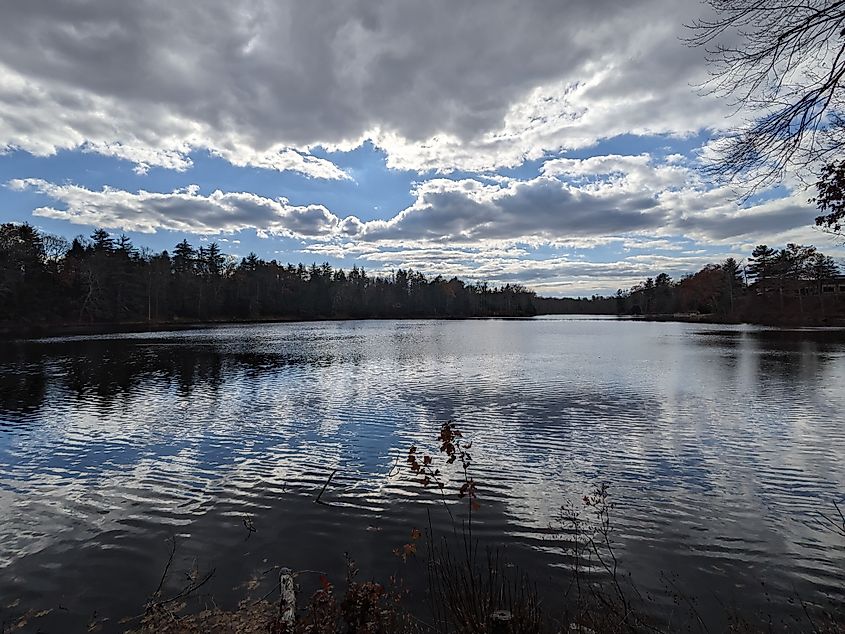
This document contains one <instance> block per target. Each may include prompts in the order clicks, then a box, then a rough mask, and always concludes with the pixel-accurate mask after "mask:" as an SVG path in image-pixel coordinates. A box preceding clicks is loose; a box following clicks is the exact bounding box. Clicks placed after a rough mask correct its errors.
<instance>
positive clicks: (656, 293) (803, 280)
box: [535, 244, 845, 324]
mask: <svg viewBox="0 0 845 634" xmlns="http://www.w3.org/2000/svg"><path fill="white" fill-rule="evenodd" d="M535 304H536V306H537V311H538V312H539V313H557V314H578V313H582V314H606V315H614V314H615V315H649V316H661V315H664V316H673V317H676V318H677V317H681V316H685V317H687V318H692V317H694V316H706V318H707V320H708V321H724V322H748V323H763V324H766V323H772V324H780V323H796V324H813V323H819V324H823V323H834V322H835V323H840V322H842V321H843V320H845V279H842V278H841V276H840V270H839V266H838V265H837V263H836V261H835V260H834V259H833V258H832V257H830V256H827V255H824V254H823V253H821V252H819V251H818V249H816V247H814V246H802V245H797V244H787V245H786V246H785V247H784V248H782V249H774V248H771V247H769V246H767V245H759V246H757V247H756V248H755V249H754V251H753V252H752V253H751V255H750V256H749V257H748V258H744V259H743V260H742V261H741V262H738V261H737V260H736V259H735V258H727V259H725V260H724V261H723V262H721V263H719V264H708V265H707V266H705V267H704V268H702V269H701V270H700V271H698V272H697V273H693V274H690V275H684V276H683V277H681V278H680V279H678V280H673V279H672V278H671V277H670V276H669V275H667V274H666V273H660V274H659V275H657V276H656V277H649V278H647V279H646V280H644V281H643V282H641V283H639V284H636V285H635V286H633V287H632V288H630V289H628V290H623V289H619V290H618V291H616V294H615V295H613V296H610V297H607V296H598V295H594V296H592V297H590V298H578V299H572V298H565V299H552V298H539V299H537V300H536V301H535Z"/></svg>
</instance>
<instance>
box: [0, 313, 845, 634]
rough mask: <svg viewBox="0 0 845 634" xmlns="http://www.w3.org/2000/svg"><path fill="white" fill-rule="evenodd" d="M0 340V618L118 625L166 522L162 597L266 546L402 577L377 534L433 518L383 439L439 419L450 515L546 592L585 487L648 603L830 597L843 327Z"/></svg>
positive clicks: (392, 533) (417, 433) (244, 329)
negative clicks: (566, 509)
mask: <svg viewBox="0 0 845 634" xmlns="http://www.w3.org/2000/svg"><path fill="white" fill-rule="evenodd" d="M0 352H1V353H2V357H0V606H2V610H3V612H2V614H0V620H3V619H6V620H8V619H14V618H17V616H19V615H20V614H21V613H23V612H24V611H25V610H27V609H36V610H41V609H44V610H47V609H49V610H52V611H51V612H50V613H49V614H47V615H46V616H44V617H43V618H42V619H41V620H40V621H38V623H39V624H40V623H43V624H44V625H43V627H44V629H45V630H47V629H50V628H52V629H51V630H50V631H76V630H83V631H84V630H85V628H86V627H87V626H88V625H89V624H94V625H99V626H101V627H102V629H103V631H120V630H122V629H123V628H124V627H126V626H125V625H124V624H120V623H119V619H120V618H121V617H126V616H133V615H136V614H138V613H139V612H140V611H141V610H142V609H143V604H144V601H145V598H146V597H148V596H149V595H150V594H151V593H152V592H153V591H154V590H155V589H156V587H157V585H158V583H159V580H160V578H161V576H162V571H163V568H164V566H165V564H166V562H167V559H168V553H169V550H170V541H169V540H171V539H172V538H174V536H175V539H176V545H177V547H176V551H175V555H174V564H173V569H172V571H171V575H170V576H169V578H168V583H167V586H166V587H167V588H169V589H170V590H171V592H176V591H178V589H179V588H181V587H183V586H184V585H185V575H186V574H190V573H191V571H192V570H193V571H194V575H195V577H196V575H197V574H198V575H199V576H200V577H201V576H202V575H204V574H205V573H206V572H208V571H210V570H211V569H214V571H215V574H214V576H213V577H212V578H211V581H210V582H209V583H207V584H206V585H205V586H204V587H203V588H202V589H201V591H200V592H198V593H197V596H196V597H195V598H194V599H192V600H193V601H194V602H195V604H201V602H203V601H204V602H205V603H206V604H207V603H208V602H209V601H210V600H211V597H213V598H214V601H216V603H217V604H219V605H226V606H231V605H234V604H235V603H236V602H237V601H238V600H239V599H240V598H242V597H243V596H245V595H246V594H250V596H253V597H260V596H261V595H263V594H265V593H266V592H268V591H269V590H271V589H272V587H273V585H274V583H275V577H274V574H273V573H271V574H268V573H267V571H268V570H271V569H272V568H273V567H274V566H279V565H281V566H289V567H291V568H293V569H310V570H319V571H325V572H327V573H329V574H330V575H332V576H338V575H342V570H343V567H344V553H345V552H347V553H348V554H349V556H350V557H351V558H353V559H354V560H355V561H356V563H357V565H358V567H359V568H360V570H361V574H362V575H363V576H365V577H370V576H373V577H377V578H386V577H387V576H388V575H391V574H395V573H397V572H398V573H399V574H405V573H404V572H403V571H407V574H408V576H409V578H413V577H414V575H416V574H418V573H417V572H415V570H417V569H418V568H419V565H418V564H416V563H414V562H408V563H402V561H401V560H400V559H399V558H397V557H396V556H395V555H394V554H393V552H392V551H393V549H394V548H396V547H399V546H401V545H402V544H404V543H406V542H408V540H409V535H410V533H411V530H412V529H413V528H417V527H419V528H422V529H427V528H428V522H429V517H430V521H431V528H432V529H433V530H434V531H435V532H436V533H438V534H447V533H449V531H450V530H451V529H450V520H449V517H448V514H447V513H446V512H445V511H444V508H443V503H442V500H440V498H439V497H438V496H437V495H436V493H435V492H434V491H433V490H431V489H430V488H429V489H424V488H423V487H422V485H420V484H419V483H418V482H415V481H414V479H413V477H412V474H411V473H410V472H409V470H408V468H407V464H406V462H405V459H406V457H407V455H408V450H409V448H410V447H411V446H412V445H415V446H417V447H419V448H420V451H423V450H426V451H432V452H434V453H436V452H437V443H436V437H437V433H438V429H439V427H440V425H441V424H442V423H443V422H444V421H446V420H449V419H451V420H453V421H455V422H456V423H457V424H458V426H459V428H460V429H461V430H462V431H463V432H464V435H465V437H466V439H467V440H471V441H472V443H473V445H472V454H473V464H472V466H471V472H472V474H473V475H474V477H475V480H476V481H477V486H478V501H479V503H480V508H479V510H478V511H477V512H476V513H475V516H474V519H473V522H474V523H473V530H474V537H475V538H477V539H478V540H480V542H481V543H483V544H485V545H490V546H491V547H498V548H502V549H503V553H504V556H505V557H507V558H508V559H509V560H510V561H513V562H514V563H516V564H517V565H518V566H519V567H520V568H521V569H523V570H526V571H527V572H528V573H530V574H531V575H532V577H534V578H535V580H536V581H537V582H538V584H539V585H540V586H541V587H542V588H543V590H542V592H543V593H544V594H545V595H546V597H547V598H546V608H547V611H551V612H554V610H555V609H558V608H560V607H561V605H562V599H560V597H561V596H562V592H563V591H564V590H565V588H566V587H567V585H568V581H567V577H566V575H567V574H568V573H567V570H568V568H567V562H568V561H569V559H568V555H567V552H568V551H567V539H566V536H565V534H561V533H560V531H559V530H557V526H558V522H559V519H560V516H561V507H562V506H563V505H566V504H573V505H576V506H577V505H578V504H580V500H581V499H582V497H583V496H584V495H585V494H586V493H588V492H589V491H590V490H591V489H592V488H593V487H595V486H596V485H597V484H599V483H601V482H608V483H610V493H611V499H612V501H613V502H614V504H615V508H614V509H613V526H614V529H613V540H614V544H615V545H616V554H617V556H618V558H619V561H620V563H621V565H622V567H623V569H624V570H625V571H626V572H628V571H629V572H631V574H632V580H633V581H634V583H636V584H637V587H638V588H639V590H640V592H641V593H642V594H643V595H644V596H652V597H653V598H654V601H653V603H652V605H653V606H655V607H658V608H660V610H661V611H662V613H663V618H664V622H666V621H665V619H667V618H670V619H672V620H671V623H673V624H680V623H693V624H694V623H695V622H697V621H698V619H702V620H703V621H705V622H706V623H707V624H708V625H709V626H710V627H711V628H717V629H718V628H720V627H722V626H723V625H724V614H725V612H726V608H727V611H730V610H732V609H736V610H737V611H739V612H740V613H742V614H744V615H746V616H748V617H749V618H752V619H757V620H760V621H765V620H767V619H768V618H769V616H770V615H771V617H772V618H773V619H774V620H775V623H776V624H778V623H780V622H781V621H782V622H783V623H785V624H786V626H787V627H788V626H789V624H790V623H793V621H791V620H790V619H792V618H795V617H796V615H799V616H800V612H801V611H802V608H801V605H800V603H801V601H806V602H809V603H813V604H818V605H825V604H826V602H828V601H833V602H834V604H836V603H837V602H838V605H842V601H843V600H845V584H843V581H845V539H842V538H836V537H835V536H834V535H833V534H832V533H831V532H829V531H826V530H823V529H822V527H821V525H820V523H819V517H820V516H819V513H828V514H831V513H833V512H834V508H833V502H834V501H839V502H842V501H843V499H845V466H843V465H845V414H843V412H845V389H843V386H845V332H843V331H837V330H801V331H783V330H775V329H765V328H760V327H754V326H723V325H706V324H686V323H655V322H645V321H626V320H617V319H614V318H595V317H593V318H590V317H577V318H576V317H571V318H569V317H547V318H536V319H529V320H470V321H349V322H313V323H286V324H269V325H268V324H261V325H238V326H225V327H213V328H203V329H195V330H183V331H178V332H156V333H134V334H121V335H106V336H84V337H69V338H49V339H42V340H37V341H18V342H5V343H0ZM436 459H437V460H438V461H440V460H441V458H440V457H439V456H437V457H436ZM334 469H337V470H338V471H337V475H336V476H335V477H334V478H333V479H332V481H331V482H330V483H329V484H328V486H326V489H325V492H324V493H323V496H322V501H325V502H327V504H315V503H314V499H315V497H316V496H317V495H318V494H319V493H320V490H321V489H322V487H323V486H324V485H325V484H326V482H327V480H328V477H329V475H330V474H331V473H332V471H333V470H334ZM445 471H446V472H447V474H448V473H452V472H451V471H450V470H449V469H445ZM452 484H453V483H452V482H450V485H449V487H450V488H449V491H450V497H453V498H455V499H454V500H452V501H450V504H453V506H454V508H455V509H456V510H455V512H456V513H462V512H463V510H464V506H465V505H464V503H462V502H461V501H459V500H458V499H457V496H456V495H454V494H453V493H452V492H451V491H452V489H451V486H452ZM596 574H601V572H600V571H596ZM678 595H681V596H683V597H687V598H684V599H681V600H678V598H677V597H678ZM555 597H557V598H555ZM192 605H194V604H192ZM9 606H12V607H9ZM194 607H196V605H194ZM672 627H674V626H672Z"/></svg>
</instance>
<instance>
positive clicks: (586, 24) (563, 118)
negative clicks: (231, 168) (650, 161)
mask: <svg viewBox="0 0 845 634" xmlns="http://www.w3.org/2000/svg"><path fill="white" fill-rule="evenodd" d="M699 11H700V6H699V5H698V3H696V2H692V0H689V1H685V2H675V1H671V0H637V1H636V2H629V3H619V2H611V1H610V0H573V1H572V2H567V3H560V2H548V1H546V0H527V1H525V2H510V1H506V0H494V1H489V0H485V1H484V2H481V1H480V0H479V1H470V2H461V3H454V2H446V0H436V1H434V2H423V3H420V2H414V1H413V0H391V1H389V2H388V1H386V0H376V1H375V2H374V1H372V0H327V1H325V2H319V3H309V2H295V1H293V0H290V1H280V2H267V1H266V0H246V1H244V2H236V3H232V2H224V1H223V0H209V1H208V2H203V3H202V4H201V5H194V4H191V3H184V2H165V1H164V0H152V1H150V2H134V3H133V2H129V3H127V2H113V3H102V2H73V3H68V2H64V1H63V0H43V1H40V2H9V3H4V5H3V7H2V9H0V18H2V19H0V148H2V147H6V148H21V149H23V150H26V151H28V152H32V153H35V154H41V155H43V154H51V153H54V152H56V151H58V150H61V149H69V148H70V149H72V148H85V149H87V150H89V151H96V152H102V153H105V154H109V155H114V156H119V157H121V158H126V159H128V160H131V161H133V162H135V163H137V165H138V169H139V171H144V170H145V169H148V168H149V167H151V166H161V167H166V168H171V169H186V168H187V167H189V166H190V153H191V151H193V150H201V149H205V150H209V151H211V152H212V153H214V154H217V155H219V156H222V157H224V158H225V159H226V160H229V161H231V162H232V163H233V164H235V165H251V166H258V167H263V168H268V169H278V170H293V171H297V172H300V173H303V174H307V175H309V176H313V177H318V178H328V179H338V178H345V177H346V175H345V174H344V173H343V172H342V171H341V170H340V169H338V168H337V166H335V165H333V164H332V163H331V162H329V161H327V160H325V159H322V158H319V157H316V156H313V155H312V154H311V153H310V151H311V150H313V149H314V148H315V147H318V146H321V147H324V148H328V149H350V148H353V147H356V146H358V145H359V144H361V143H362V142H363V141H365V140H367V139H369V140H372V141H373V142H374V143H375V144H376V145H377V146H378V147H380V148H382V149H384V150H385V151H386V153H387V156H388V165H389V166H391V167H401V168H407V169H413V170H428V169H434V170H440V171H449V170H452V169H464V170H473V171H483V170H493V169H496V168H498V167H502V166H514V165H518V164H520V163H521V162H523V161H524V160H525V159H527V158H539V157H541V156H543V155H544V153H546V152H549V151H556V150H560V149H569V148H578V147H584V146H587V145H590V144H592V143H594V142H595V141H596V140H597V139H601V138H608V137H613V136H616V135H619V134H623V133H631V134H653V133H668V134H673V135H686V134H690V133H694V132H696V131H698V130H700V129H702V128H706V127H718V126H720V125H723V124H724V121H725V118H724V115H725V113H724V111H723V109H722V107H721V106H720V105H719V104H717V103H716V102H715V101H710V100H706V99H702V98H700V97H699V96H697V95H696V94H695V93H694V91H692V90H690V87H689V83H690V82H691V81H695V79H696V77H700V76H701V72H702V60H701V54H700V51H695V50H690V49H687V48H685V47H684V46H683V45H682V44H681V43H680V42H679V41H678V35H679V34H680V33H681V32H682V26H681V25H682V24H683V23H684V22H685V21H689V20H690V19H691V18H692V17H694V16H695V15H696V14H697V13H698V12H699ZM632 24H636V25H637V28H631V25H632Z"/></svg>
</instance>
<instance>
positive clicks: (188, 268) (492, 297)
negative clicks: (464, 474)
mask: <svg viewBox="0 0 845 634" xmlns="http://www.w3.org/2000/svg"><path fill="white" fill-rule="evenodd" d="M533 298H534V294H533V293H532V292H530V291H528V290H527V289H525V288H524V287H522V286H519V285H512V284H506V285H504V286H501V287H496V288H490V287H488V286H487V285H486V284H467V283H465V282H463V281H461V280H459V279H457V278H454V277H453V278H451V279H446V278H444V277H442V276H436V277H433V278H429V277H427V276H425V275H423V274H422V273H419V272H416V271H412V270H403V269H398V270H396V271H395V272H393V273H392V274H391V275H390V276H389V277H383V276H371V275H368V274H367V273H366V272H365V271H364V269H362V268H359V267H357V266H354V267H352V269H351V270H350V271H343V270H341V269H334V268H333V267H332V266H330V265H329V264H327V263H326V264H319V265H318V264H312V265H310V266H306V265H303V264H298V265H293V264H281V263H279V262H276V261H275V260H272V261H270V262H267V261H265V260H262V259H260V258H258V257H257V256H256V255H255V254H250V255H248V256H247V257H245V258H242V259H241V260H240V261H237V260H236V259H235V258H234V257H231V256H227V255H226V254H224V253H223V252H222V250H221V249H220V247H219V245H217V244H216V243H214V242H211V243H209V244H208V245H205V246H200V247H199V248H194V247H193V246H192V245H191V244H189V243H188V242H187V241H186V240H183V241H182V242H180V243H179V244H177V245H176V247H175V248H174V249H173V252H172V253H168V252H167V251H162V252H161V253H153V252H151V251H149V250H148V249H143V248H140V249H139V248H137V247H136V246H135V245H133V244H132V242H131V240H130V239H129V238H128V237H126V236H125V235H121V236H120V237H118V238H113V237H112V236H110V234H109V233H108V232H107V231H105V230H103V229H97V230H96V231H94V232H93V233H92V234H91V237H90V238H82V237H78V238H75V239H74V240H73V241H72V242H68V241H67V240H66V239H64V238H62V237H59V236H54V235H50V234H46V233H42V232H40V231H38V230H37V229H36V228H34V227H32V226H31V225H29V224H26V223H24V224H17V223H6V224H2V225H0V324H5V325H6V326H7V329H8V330H15V329H20V328H21V327H22V326H26V327H27V328H32V327H38V326H44V327H50V326H55V325H69V324H131V323H158V324H161V323H178V322H202V321H237V320H265V319H266V320H273V319H278V320H285V319H318V318H320V319H342V318H405V317H441V318H450V317H499V316H508V317H521V316H530V315H534V314H535V312H536V311H535V309H534V305H533V303H532V302H533Z"/></svg>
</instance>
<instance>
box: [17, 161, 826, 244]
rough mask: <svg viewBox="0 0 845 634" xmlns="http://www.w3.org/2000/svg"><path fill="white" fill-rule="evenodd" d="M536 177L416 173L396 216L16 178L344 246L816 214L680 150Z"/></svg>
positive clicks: (719, 234) (125, 206)
mask: <svg viewBox="0 0 845 634" xmlns="http://www.w3.org/2000/svg"><path fill="white" fill-rule="evenodd" d="M540 172H541V173H540V175H539V176H537V177H535V178H531V179H524V180H519V179H513V178H500V179H477V178H463V179H449V178H434V179H430V180H426V181H423V182H421V183H419V184H418V185H417V187H416V190H415V191H414V195H415V200H414V202H413V204H411V205H410V206H409V207H407V208H406V209H404V210H401V211H399V212H398V213H396V215H394V216H393V217H392V218H389V219H387V220H368V221H362V220H360V219H359V218H357V217H355V216H347V217H344V218H341V217H339V216H336V215H335V214H334V213H332V212H331V211H330V210H328V209H327V208H325V207H324V206H322V205H309V206H296V205H291V204H290V203H289V202H288V201H287V200H286V199H284V198H280V199H270V198H265V197H262V196H258V195H256V194H253V193H246V192H239V193H224V192H221V191H215V192H213V193H211V194H210V195H207V196H206V195H202V194H200V192H199V190H198V188H196V187H192V188H188V189H185V190H177V191H174V192H169V193H155V192H148V191H139V192H137V193H132V192H126V191H122V190H117V189H113V188H108V187H106V188H104V189H102V190H100V191H93V190H90V189H86V188H83V187H79V186H76V185H70V184H65V185H56V184H51V183H48V182H46V181H43V180H37V179H22V180H14V181H11V182H10V186H11V187H12V188H14V189H32V190H36V191H38V192H40V193H42V194H44V195H46V196H49V197H50V198H52V199H54V200H56V201H59V202H60V203H62V205H63V206H64V208H62V209H59V208H55V207H42V208H40V209H37V210H35V212H34V213H35V215H37V216H48V217H52V218H62V219H66V220H69V221H71V222H74V223H79V224H88V225H103V226H107V227H119V228H122V229H125V230H134V231H146V232H151V231H155V230H156V229H157V228H163V229H174V230H180V231H188V232H193V233H204V234H209V233H218V232H231V231H239V230H242V229H246V228H251V229H255V230H256V231H258V232H262V233H269V234H283V235H290V236H298V237H301V236H305V237H316V238H319V239H320V240H330V241H331V242H332V244H333V248H335V249H346V248H350V249H362V248H364V249H365V250H368V251H369V252H374V251H376V250H377V249H378V248H379V247H384V246H391V245H397V244H398V245H402V246H404V247H405V248H411V249H418V248H420V247H423V246H425V245H437V246H438V248H440V247H442V246H443V245H452V246H454V245H461V246H467V245H469V246H477V245H481V244H483V245H486V246H487V247H488V248H489V247H490V246H491V245H497V246H501V245H507V244H511V245H512V244H516V243H521V244H530V245H532V246H534V247H537V246H540V245H552V246H555V247H563V246H573V247H590V246H596V245H598V244H607V243H609V242H611V241H617V242H620V243H621V244H622V245H624V246H626V247H630V248H645V246H640V247H637V246H636V245H637V244H638V243H639V244H640V245H648V246H651V247H654V248H660V246H659V245H661V241H663V243H665V241H666V240H667V239H669V238H673V239H677V238H679V237H685V238H687V239H689V240H693V241H697V242H703V243H707V244H711V245H713V244H716V245H723V246H736V245H741V244H747V243H751V242H754V241H763V240H766V239H769V240H776V239H777V238H778V237H779V236H783V235H785V234H788V233H789V232H795V231H801V230H804V228H805V227H806V225H807V219H808V218H809V217H810V216H811V215H812V214H811V213H810V210H809V209H808V208H807V203H806V202H805V201H804V200H803V199H802V196H801V195H800V194H793V195H790V196H785V197H780V198H772V199H769V200H765V201H762V202H759V203H757V204H755V205H748V206H742V207H741V206H740V205H738V204H737V202H736V199H735V196H734V194H733V192H732V191H730V190H728V189H727V188H724V187H716V188H707V187H706V186H704V185H702V184H701V183H700V182H699V180H698V178H697V176H696V174H695V172H694V170H692V168H690V167H689V166H687V165H685V164H683V163H681V162H678V161H677V160H674V159H672V160H669V161H666V160H661V161H656V160H654V159H652V157H650V156H649V155H646V154H641V155H635V156H621V155H608V156H597V157H593V158H588V159H580V160H574V159H555V160H551V161H547V162H546V164H545V165H543V166H542V167H541V170H540Z"/></svg>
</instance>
